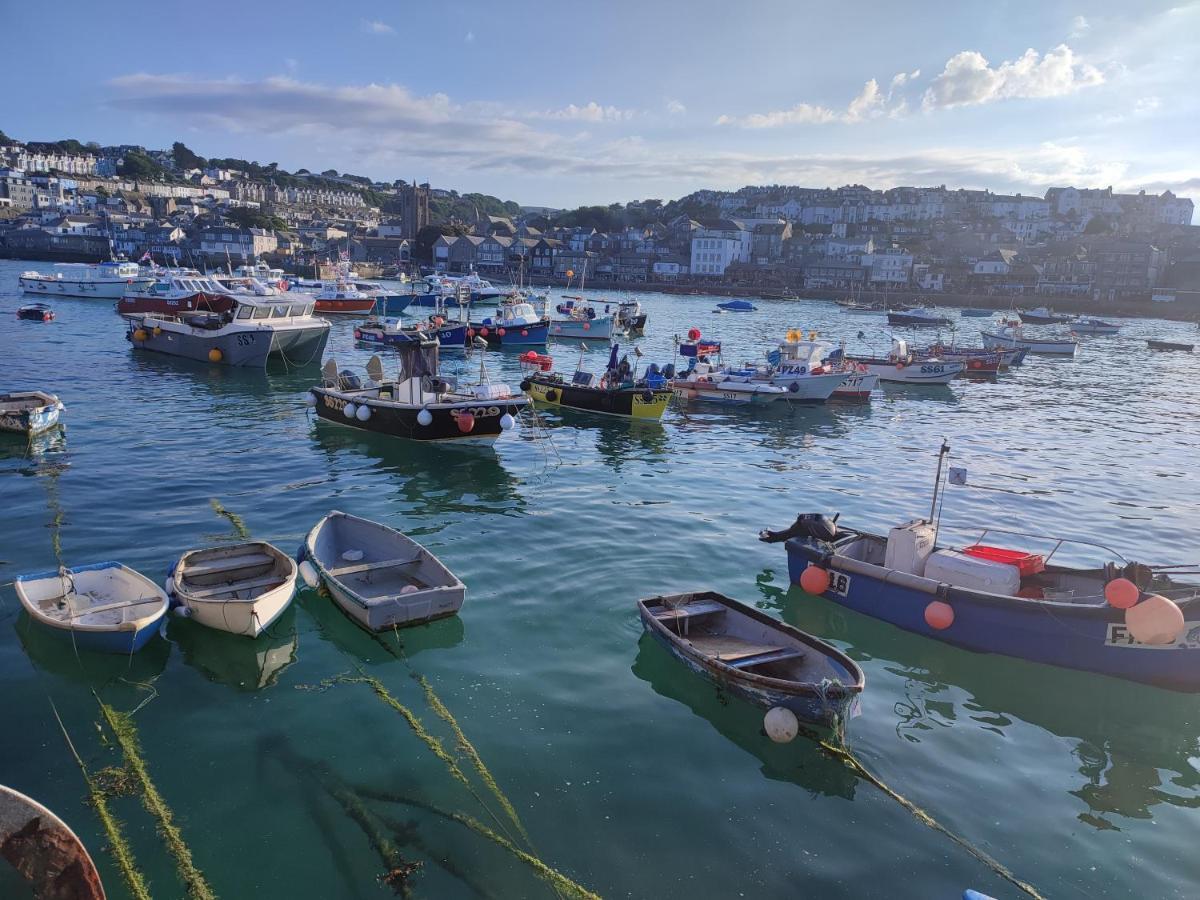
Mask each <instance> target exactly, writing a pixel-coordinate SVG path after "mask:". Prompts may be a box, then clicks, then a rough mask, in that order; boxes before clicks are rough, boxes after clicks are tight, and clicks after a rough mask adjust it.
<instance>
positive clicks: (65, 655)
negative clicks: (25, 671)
mask: <svg viewBox="0 0 1200 900" xmlns="http://www.w3.org/2000/svg"><path fill="white" fill-rule="evenodd" d="M15 629H16V632H17V636H18V637H19V638H20V641H21V646H23V647H24V648H25V652H26V653H27V654H28V656H29V658H30V660H32V661H33V664H34V666H36V667H37V668H38V670H40V671H42V672H45V673H47V674H49V675H53V676H55V677H56V678H62V679H63V680H65V681H69V682H72V683H75V684H83V685H88V686H90V687H94V688H97V689H98V688H100V687H101V686H103V685H107V684H110V683H112V682H114V681H118V680H123V681H127V682H143V683H145V682H149V681H152V680H154V679H155V678H157V677H158V676H159V675H161V674H162V673H163V670H164V669H165V668H166V667H167V658H168V657H169V656H170V655H171V645H170V643H168V642H167V641H164V640H162V638H159V637H154V638H151V639H150V641H149V643H147V644H146V646H145V647H143V648H142V649H141V650H139V651H138V652H137V653H133V654H129V655H124V654H120V653H96V652H93V651H89V650H76V648H75V646H74V645H73V644H72V643H71V639H70V636H69V635H67V636H66V637H65V638H64V637H63V636H61V635H58V634H53V633H51V631H50V630H49V629H48V628H46V627H45V626H41V625H38V624H37V623H36V622H34V621H33V619H31V618H30V617H29V614H28V613H27V612H25V611H24V610H21V614H20V616H18V618H17V622H16V625H15Z"/></svg>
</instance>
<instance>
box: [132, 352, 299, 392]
mask: <svg viewBox="0 0 1200 900" xmlns="http://www.w3.org/2000/svg"><path fill="white" fill-rule="evenodd" d="M129 364H130V369H131V370H132V373H133V374H134V375H135V376H136V380H137V383H138V384H147V383H149V384H156V383H157V384H161V385H172V384H174V385H181V386H186V387H188V388H189V389H190V390H193V391H195V392H196V393H197V394H199V395H201V396H208V397H212V398H213V399H226V398H229V399H236V398H239V397H242V398H245V399H248V400H252V401H254V402H255V403H261V402H262V400H263V397H266V396H278V397H287V396H289V395H290V396H294V397H296V398H297V400H299V399H300V398H301V397H302V396H303V394H304V392H305V391H306V390H308V389H309V388H310V387H312V386H313V385H314V384H316V383H317V381H318V380H319V379H320V369H319V367H317V366H315V365H313V366H306V367H304V368H296V367H294V366H292V367H289V366H285V365H283V364H282V363H277V362H271V363H270V364H268V365H267V367H266V368H265V369H257V368H251V367H248V366H221V365H214V364H212V363H205V362H198V361H196V360H192V359H184V358H183V357H180V356H168V355H166V354H163V353H150V352H146V351H138V352H131V353H130V354H129ZM147 379H149V381H147Z"/></svg>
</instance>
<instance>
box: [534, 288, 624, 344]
mask: <svg viewBox="0 0 1200 900" xmlns="http://www.w3.org/2000/svg"><path fill="white" fill-rule="evenodd" d="M556 308H557V310H558V313H559V314H560V315H562V316H565V317H566V318H563V319H551V320H550V332H549V333H550V336H551V337H553V338H574V339H577V340H583V341H609V340H612V337H613V334H614V333H615V332H616V330H617V322H616V316H614V315H613V314H612V313H610V312H609V311H608V310H607V309H605V311H604V313H603V314H598V313H597V312H596V308H595V307H594V306H592V305H591V304H587V303H583V302H582V298H571V299H568V300H567V301H566V302H564V303H560V304H559V305H558V306H557V307H556Z"/></svg>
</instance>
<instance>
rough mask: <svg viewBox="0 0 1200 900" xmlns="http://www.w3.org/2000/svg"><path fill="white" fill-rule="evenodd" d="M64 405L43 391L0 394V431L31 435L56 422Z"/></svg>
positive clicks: (51, 426) (48, 427) (52, 425)
mask: <svg viewBox="0 0 1200 900" xmlns="http://www.w3.org/2000/svg"><path fill="white" fill-rule="evenodd" d="M65 408H66V407H64V406H63V404H62V401H61V400H59V399H58V398H57V397H56V396H54V395H53V394H47V393H46V392H45V391H10V392H9V393H5V394H0V431H12V432H16V433H17V434H25V435H29V436H30V437H32V436H33V435H35V434H39V433H41V432H43V431H46V430H48V429H50V428H53V427H54V426H55V425H57V424H58V417H59V416H60V415H61V414H62V411H63V410H64V409H65Z"/></svg>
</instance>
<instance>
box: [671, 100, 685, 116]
mask: <svg viewBox="0 0 1200 900" xmlns="http://www.w3.org/2000/svg"><path fill="white" fill-rule="evenodd" d="M686 112H687V107H686V106H684V105H683V104H682V103H680V102H679V101H678V100H668V101H667V113H668V114H669V115H672V116H682V115H683V114H684V113H686Z"/></svg>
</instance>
